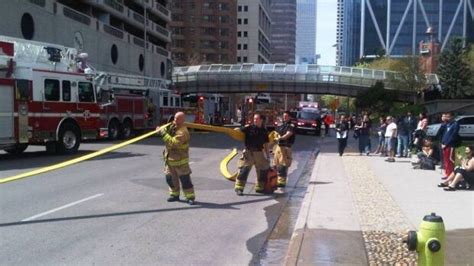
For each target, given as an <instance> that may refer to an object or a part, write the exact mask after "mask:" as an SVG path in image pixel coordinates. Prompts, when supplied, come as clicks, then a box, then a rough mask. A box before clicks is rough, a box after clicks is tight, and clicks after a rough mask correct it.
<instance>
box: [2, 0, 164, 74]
mask: <svg viewBox="0 0 474 266" xmlns="http://www.w3.org/2000/svg"><path fill="white" fill-rule="evenodd" d="M1 2H2V8H1V9H0V16H1V17H2V23H0V33H1V34H2V35H7V36H11V37H17V38H23V39H28V40H33V41H40V42H48V43H55V44H60V45H64V46H67V47H75V48H77V49H78V50H79V51H80V52H86V53H88V55H89V57H88V61H89V62H90V63H91V64H92V65H93V66H94V67H95V68H96V69H97V70H100V71H110V72H118V73H126V74H138V75H147V76H152V77H156V78H168V79H170V78H171V71H172V64H171V60H170V53H169V51H168V47H167V46H168V44H169V43H170V42H171V32H170V31H169V30H168V23H169V22H170V21H171V12H170V10H169V9H168V2H169V1H168V0H146V1H124V0H108V1H71V0H40V1H38V0H28V1H27V0H8V1H6V0H4V1H1Z"/></svg>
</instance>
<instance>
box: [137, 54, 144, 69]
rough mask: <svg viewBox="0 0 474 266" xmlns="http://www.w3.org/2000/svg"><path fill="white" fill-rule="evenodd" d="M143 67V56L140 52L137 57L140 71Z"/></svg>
mask: <svg viewBox="0 0 474 266" xmlns="http://www.w3.org/2000/svg"><path fill="white" fill-rule="evenodd" d="M144 67H145V58H144V57H143V55H142V54H140V56H139V57H138V69H140V71H143V68H144Z"/></svg>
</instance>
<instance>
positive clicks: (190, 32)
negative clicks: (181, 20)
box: [188, 27, 196, 35]
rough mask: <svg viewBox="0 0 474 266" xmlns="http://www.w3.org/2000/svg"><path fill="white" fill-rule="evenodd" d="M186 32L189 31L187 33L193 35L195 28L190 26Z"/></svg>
mask: <svg viewBox="0 0 474 266" xmlns="http://www.w3.org/2000/svg"><path fill="white" fill-rule="evenodd" d="M188 32H189V34H191V35H194V33H196V29H194V28H193V27H191V28H189V29H188Z"/></svg>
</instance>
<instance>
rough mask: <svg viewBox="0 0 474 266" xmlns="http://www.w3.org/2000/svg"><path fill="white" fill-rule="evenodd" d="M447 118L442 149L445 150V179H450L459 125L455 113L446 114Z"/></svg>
mask: <svg viewBox="0 0 474 266" xmlns="http://www.w3.org/2000/svg"><path fill="white" fill-rule="evenodd" d="M444 115H445V118H446V132H445V133H444V135H443V138H442V139H441V149H442V150H443V166H444V174H445V176H444V177H443V179H446V178H448V176H450V175H451V173H452V172H453V171H454V147H455V146H456V142H457V141H458V140H459V124H458V122H457V121H455V120H454V117H453V113H451V112H447V113H445V114H444Z"/></svg>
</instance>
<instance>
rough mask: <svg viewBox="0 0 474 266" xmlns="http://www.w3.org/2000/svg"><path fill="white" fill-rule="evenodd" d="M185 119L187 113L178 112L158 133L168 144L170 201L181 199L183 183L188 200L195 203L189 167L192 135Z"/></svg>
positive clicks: (167, 172)
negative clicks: (185, 123)
mask: <svg viewBox="0 0 474 266" xmlns="http://www.w3.org/2000/svg"><path fill="white" fill-rule="evenodd" d="M184 120H185V114H184V113H183V112H177V113H176V114H175V115H174V121H173V122H172V123H171V124H170V125H169V126H168V127H166V128H163V129H159V130H158V135H159V136H161V138H162V139H163V141H164V142H165V144H166V148H165V150H164V151H163V158H164V160H165V177H166V183H168V186H169V198H168V202H173V201H179V194H180V183H181V186H182V189H183V193H184V197H185V199H186V202H187V203H188V204H189V205H193V204H194V201H195V194H194V186H193V183H192V181H191V168H190V167H189V140H190V135H189V132H188V129H187V128H186V126H185V125H184ZM157 129H158V128H157Z"/></svg>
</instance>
